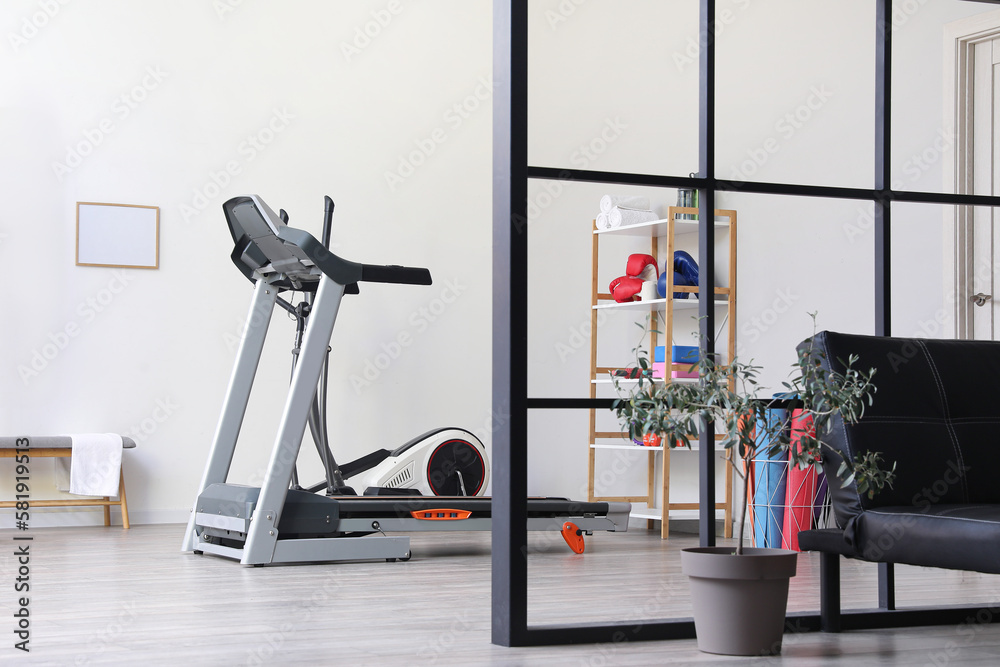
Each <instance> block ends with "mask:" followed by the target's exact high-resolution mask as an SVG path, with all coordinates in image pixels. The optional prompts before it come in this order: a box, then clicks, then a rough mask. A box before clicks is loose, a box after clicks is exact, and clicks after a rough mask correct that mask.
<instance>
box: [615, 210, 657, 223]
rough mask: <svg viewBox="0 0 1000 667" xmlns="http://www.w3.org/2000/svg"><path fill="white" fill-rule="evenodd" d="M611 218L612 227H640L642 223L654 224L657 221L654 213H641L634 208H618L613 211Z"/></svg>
mask: <svg viewBox="0 0 1000 667" xmlns="http://www.w3.org/2000/svg"><path fill="white" fill-rule="evenodd" d="M609 217H610V219H611V226H612V227H624V226H627V225H638V224H639V223H642V222H652V221H653V220H656V219H657V217H656V214H655V213H653V212H652V211H640V210H637V209H634V208H620V207H618V206H616V207H614V208H613V209H611V213H610V215H609Z"/></svg>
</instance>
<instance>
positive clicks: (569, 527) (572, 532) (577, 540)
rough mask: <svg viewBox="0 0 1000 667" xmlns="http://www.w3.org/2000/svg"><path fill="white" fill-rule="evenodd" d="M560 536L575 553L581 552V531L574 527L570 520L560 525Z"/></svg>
mask: <svg viewBox="0 0 1000 667" xmlns="http://www.w3.org/2000/svg"><path fill="white" fill-rule="evenodd" d="M562 536H563V539H564V540H566V544H568V545H569V548H570V549H572V550H573V551H574V552H575V553H578V554H582V553H583V531H582V530H580V529H579V528H577V527H576V524H575V523H573V522H572V521H567V522H566V523H564V524H563V527H562Z"/></svg>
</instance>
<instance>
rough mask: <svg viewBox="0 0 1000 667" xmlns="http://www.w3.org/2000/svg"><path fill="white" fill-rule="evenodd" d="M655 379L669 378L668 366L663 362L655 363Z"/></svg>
mask: <svg viewBox="0 0 1000 667" xmlns="http://www.w3.org/2000/svg"><path fill="white" fill-rule="evenodd" d="M653 377H654V378H658V379H661V380H662V379H663V378H665V377H667V364H666V362H663V361H654V362H653Z"/></svg>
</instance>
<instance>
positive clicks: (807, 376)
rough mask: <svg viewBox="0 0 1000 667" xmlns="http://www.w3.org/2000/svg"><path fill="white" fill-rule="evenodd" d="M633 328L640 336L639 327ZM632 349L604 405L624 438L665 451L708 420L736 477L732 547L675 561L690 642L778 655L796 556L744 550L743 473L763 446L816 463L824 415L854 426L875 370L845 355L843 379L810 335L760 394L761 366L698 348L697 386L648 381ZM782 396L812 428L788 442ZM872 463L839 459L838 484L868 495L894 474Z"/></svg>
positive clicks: (825, 428) (639, 353) (826, 422)
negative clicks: (777, 412) (777, 380)
mask: <svg viewBox="0 0 1000 667" xmlns="http://www.w3.org/2000/svg"><path fill="white" fill-rule="evenodd" d="M814 322H815V316H814ZM638 326H639V327H640V328H641V329H642V330H643V339H644V338H645V335H646V333H647V331H648V326H647V325H644V324H642V323H638ZM814 333H815V327H814ZM633 352H634V353H635V363H636V368H637V369H638V373H637V376H638V377H637V380H636V381H634V383H629V384H626V383H624V382H622V380H621V378H619V377H615V378H613V379H614V384H615V388H616V390H617V392H618V398H617V399H616V400H615V402H614V404H613V408H612V409H613V410H614V411H615V413H616V415H617V416H618V418H619V420H620V421H621V423H622V426H623V427H624V428H625V429H627V431H628V435H629V437H630V438H632V439H633V440H642V439H643V437H644V436H647V437H648V436H653V437H654V438H659V440H660V442H662V443H663V444H664V446H666V447H671V448H674V447H690V442H691V439H696V438H697V437H698V435H699V433H700V432H701V431H702V429H703V428H704V427H705V425H706V424H714V425H715V429H716V432H717V433H718V434H720V435H721V439H720V440H719V443H718V444H720V445H721V446H722V447H724V448H726V449H729V450H730V455H729V456H727V459H728V460H729V462H730V463H731V464H732V465H733V466H734V468H735V472H736V473H737V475H738V476H739V477H741V478H743V480H744V484H743V487H744V489H743V502H742V506H741V508H740V520H739V525H738V534H737V540H736V544H735V546H726V547H710V548H691V549H684V550H682V552H681V566H682V569H683V571H684V573H685V574H687V575H688V576H689V577H690V582H691V594H692V606H693V612H694V619H695V631H696V634H697V637H698V647H699V648H700V649H701V650H703V651H706V652H709V653H721V654H726V655H761V654H776V653H779V652H780V651H781V637H782V633H783V631H784V623H785V608H786V603H787V599H788V580H789V578H790V577H791V576H793V575H794V574H795V562H796V556H797V552H795V551H790V550H784V549H767V548H754V547H744V546H743V533H744V526H745V524H746V512H747V506H748V504H749V487H750V484H748V483H746V476H745V475H744V471H745V470H750V469H751V468H752V465H753V463H752V460H753V457H754V456H755V453H760V452H762V451H766V454H767V455H768V456H769V458H773V457H774V455H776V454H783V455H784V457H785V458H786V460H788V461H789V463H788V465H789V466H791V465H795V466H798V467H799V468H806V467H809V466H814V467H818V466H820V465H821V454H822V450H823V449H824V448H827V447H829V445H827V444H826V443H825V442H824V441H823V437H824V436H825V435H826V434H827V433H829V431H830V428H831V420H832V418H833V417H834V416H836V415H839V416H840V417H841V418H842V419H843V420H844V421H846V422H849V423H853V422H855V421H857V420H858V419H860V418H861V416H862V414H863V413H864V408H865V405H866V404H867V405H870V404H871V401H872V397H873V394H874V392H875V386H874V384H873V382H872V377H873V375H874V374H875V369H870V370H868V371H862V370H859V369H857V368H855V367H854V365H855V364H856V363H857V359H856V358H851V359H849V360H848V363H847V369H848V370H847V371H846V372H845V373H844V374H843V375H841V374H837V373H830V372H827V371H824V370H823V368H822V366H821V361H822V351H821V350H819V349H818V348H816V347H814V346H813V344H812V338H809V339H807V340H806V341H805V342H804V343H803V344H802V345H800V346H799V348H798V350H797V357H796V361H795V363H794V364H793V365H792V370H791V372H790V374H789V377H788V379H787V380H786V381H785V382H784V383H783V384H784V389H785V392H784V393H783V394H781V395H776V397H775V398H770V399H760V398H758V397H757V394H758V392H759V390H760V387H759V383H758V378H759V375H760V371H761V370H762V369H761V367H759V366H755V365H753V364H752V363H750V364H746V363H742V362H740V361H738V360H736V359H733V360H730V361H729V363H721V362H719V361H718V360H717V358H715V357H713V356H710V355H704V354H703V355H701V358H700V359H699V360H698V362H697V363H696V364H694V365H693V366H692V370H695V369H697V370H698V372H699V377H700V379H699V381H698V382H696V383H690V382H686V383H685V382H663V381H660V382H657V381H655V380H654V379H653V378H652V376H651V373H650V372H649V371H650V369H651V366H650V364H649V359H648V357H647V355H646V353H645V351H644V350H643V348H642V344H641V343H640V345H638V346H637V347H636V348H635V349H634V350H633ZM790 397H794V399H795V401H796V402H797V403H798V404H800V405H801V409H802V410H803V412H804V413H805V415H806V416H808V417H811V419H812V423H813V427H814V428H813V429H812V430H811V431H810V432H800V433H798V434H796V435H797V438H796V440H797V442H796V446H795V447H794V448H793V447H791V442H792V440H791V436H792V429H791V428H790V419H791V410H788V411H786V412H785V414H786V415H787V416H786V417H784V418H780V419H775V418H773V415H774V408H775V407H776V405H777V404H778V403H779V402H780V403H781V404H782V405H784V404H786V403H787V401H788V400H789V398H790ZM740 463H742V466H741V465H739V464H740ZM881 463H882V461H881V460H880V458H879V455H878V454H877V453H870V454H866V455H864V456H859V457H858V458H857V459H855V460H854V461H851V462H847V461H845V462H844V463H843V464H842V465H841V466H840V469H839V471H838V476H839V477H840V478H841V479H842V480H844V483H845V484H846V483H849V482H850V481H852V480H853V481H854V482H855V483H856V484H857V486H858V490H859V491H860V492H861V493H868V494H869V495H874V494H875V493H877V492H878V491H879V490H880V489H882V488H883V487H884V486H886V485H891V483H892V480H893V475H894V470H895V465H893V466H892V468H891V469H889V470H885V469H883V468H882V467H881V465H880V464H881ZM741 468H742V469H741Z"/></svg>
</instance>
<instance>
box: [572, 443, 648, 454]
mask: <svg viewBox="0 0 1000 667" xmlns="http://www.w3.org/2000/svg"><path fill="white" fill-rule="evenodd" d="M590 448H591V449H635V450H637V451H644V452H662V451H663V445H660V446H659V447H643V446H641V445H630V444H626V443H622V444H620V445H591V446H590Z"/></svg>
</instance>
